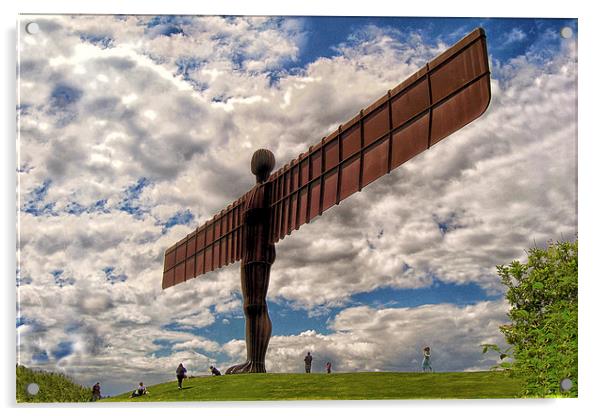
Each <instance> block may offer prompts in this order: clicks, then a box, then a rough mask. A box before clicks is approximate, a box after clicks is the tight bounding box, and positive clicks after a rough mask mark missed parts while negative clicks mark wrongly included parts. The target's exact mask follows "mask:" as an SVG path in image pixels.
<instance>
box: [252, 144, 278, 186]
mask: <svg viewBox="0 0 602 416" xmlns="http://www.w3.org/2000/svg"><path fill="white" fill-rule="evenodd" d="M275 164H276V159H275V158H274V154H273V153H272V152H270V151H269V150H267V149H259V150H256V151H255V153H253V157H252V158H251V172H253V175H255V177H256V178H257V183H263V182H265V181H266V180H267V179H268V177H269V176H270V173H271V172H272V169H274V165H275Z"/></svg>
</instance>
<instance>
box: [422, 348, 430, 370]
mask: <svg viewBox="0 0 602 416" xmlns="http://www.w3.org/2000/svg"><path fill="white" fill-rule="evenodd" d="M422 354H423V356H424V358H423V359H422V371H423V372H425V371H427V369H428V370H430V372H431V373H432V372H433V368H432V367H431V347H428V346H426V347H424V349H423V350H422Z"/></svg>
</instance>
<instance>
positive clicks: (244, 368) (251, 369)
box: [226, 361, 266, 374]
mask: <svg viewBox="0 0 602 416" xmlns="http://www.w3.org/2000/svg"><path fill="white" fill-rule="evenodd" d="M265 372H266V371H265V363H263V362H258V361H247V362H244V363H242V364H238V365H234V366H232V367H230V368H228V369H227V370H226V374H244V373H265Z"/></svg>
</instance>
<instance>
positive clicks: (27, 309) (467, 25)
mask: <svg viewBox="0 0 602 416" xmlns="http://www.w3.org/2000/svg"><path fill="white" fill-rule="evenodd" d="M32 20H33V21H36V22H37V23H38V24H39V26H40V28H41V31H40V33H37V34H35V35H30V34H28V33H27V32H25V31H24V27H25V24H26V23H28V22H30V21H32ZM19 26H20V27H19V45H18V46H19V67H18V71H19V75H20V78H19V82H18V88H19V105H18V108H17V111H18V117H19V136H18V140H19V141H18V145H17V147H18V152H19V154H18V159H17V167H16V169H17V172H18V173H17V177H18V180H19V193H18V199H17V204H18V206H17V209H18V231H19V235H18V251H17V255H18V259H19V261H18V268H17V291H18V293H17V299H18V305H17V323H16V326H17V361H18V362H19V363H21V364H24V365H27V366H31V367H38V368H44V369H47V370H59V371H63V372H66V373H68V374H70V375H72V376H73V377H74V378H75V380H76V381H78V382H80V383H84V384H93V383H94V382H96V381H100V382H101V383H102V384H103V393H105V394H115V393H118V392H121V391H123V390H126V389H129V388H130V387H131V386H133V385H135V383H137V382H138V381H140V380H144V381H145V382H146V383H149V384H152V383H156V382H161V381H166V380H170V379H171V378H173V373H174V371H175V367H176V366H177V364H178V363H179V362H184V364H185V365H186V367H187V368H188V369H189V371H191V372H192V374H206V373H207V367H208V366H209V365H210V364H214V365H217V366H218V368H221V369H225V368H227V367H228V366H229V365H232V364H235V363H239V362H241V361H242V360H243V359H244V357H245V346H244V317H243V315H242V309H241V296H240V277H239V264H234V265H230V266H228V267H226V268H224V269H221V270H219V271H217V272H213V273H209V274H207V275H204V276H203V277H201V278H198V279H194V280H192V281H189V282H187V283H184V284H181V285H178V286H175V287H173V288H170V289H168V290H166V291H162V290H161V278H162V261H163V253H164V250H165V249H166V248H167V247H169V246H171V245H172V244H173V243H174V242H176V241H178V240H179V239H181V238H182V237H183V236H185V235H186V234H188V233H189V232H191V231H192V230H193V229H194V228H195V227H196V226H197V225H199V224H201V223H203V222H205V221H206V220H207V219H209V218H210V217H212V216H213V215H214V214H215V213H216V212H218V211H219V210H221V209H222V208H224V207H225V206H226V205H227V204H229V203H230V202H232V201H233V200H235V199H237V198H238V197H239V196H240V195H242V194H243V193H244V192H246V191H247V190H248V189H249V188H250V187H251V186H252V185H253V183H254V178H253V176H252V175H251V173H250V169H249V162H250V157H251V155H252V153H253V151H254V150H255V149H257V148H260V147H266V148H269V149H271V150H272V151H273V152H274V154H275V156H276V160H277V166H280V165H282V164H284V163H286V162H288V161H289V160H291V159H293V158H295V157H296V156H298V155H299V153H301V152H303V151H305V150H306V149H307V148H308V147H309V145H312V144H314V143H316V142H317V141H319V140H320V138H321V137H323V136H325V135H327V134H328V133H330V132H331V131H333V130H334V129H335V128H336V127H337V126H338V125H339V124H341V123H343V122H345V121H347V120H348V119H349V118H351V117H352V116H354V115H355V114H357V112H358V111H359V109H360V108H363V107H366V106H367V105H368V104H370V103H371V102H372V101H373V100H374V99H376V98H378V97H380V96H382V95H383V94H384V93H386V91H387V90H388V89H389V88H391V87H393V86H395V85H397V84H398V83H399V82H401V81H402V80H404V79H405V78H406V77H407V76H409V75H411V74H412V73H414V72H415V71H416V70H417V69H419V68H420V67H421V66H423V65H424V64H425V63H426V62H427V61H428V60H430V59H432V58H433V57H435V56H436V55H437V54H439V53H440V52H442V51H443V50H445V49H446V48H447V47H449V46H451V45H452V44H453V43H455V42H456V41H458V40H459V39H460V38H462V37H463V36H464V35H465V34H467V33H468V32H470V31H471V30H472V29H474V28H475V27H477V26H481V27H483V28H484V29H485V31H486V33H487V36H488V38H487V39H488V48H489V53H490V66H491V70H492V101H491V104H490V106H489V109H488V110H487V112H486V113H485V114H484V115H483V116H482V117H481V118H480V119H478V120H477V121H475V122H474V123H472V124H471V125H469V126H467V127H466V128H464V129H462V130H461V131H459V132H457V133H455V134H454V135H452V136H451V137H449V138H448V139H446V140H444V141H443V142H441V143H439V144H437V145H436V146H434V147H433V148H432V149H431V150H429V151H427V152H425V153H423V154H421V155H419V156H418V157H416V158H415V159H413V160H411V161H410V162H408V163H406V164H404V165H403V166H401V167H400V168H398V169H397V170H395V171H393V172H392V173H391V174H390V175H388V176H386V177H383V178H381V179H380V180H379V181H377V182H375V183H373V184H371V185H369V186H368V187H366V188H365V189H364V190H362V192H361V193H358V194H355V195H354V196H353V197H351V198H349V199H347V200H345V201H344V202H342V203H341V205H340V206H339V207H336V208H333V209H330V210H328V211H326V212H325V213H324V215H323V216H321V217H318V218H317V219H316V220H315V221H313V222H312V223H311V224H308V225H305V226H304V227H303V228H302V229H300V230H299V231H296V232H295V233H294V234H292V235H291V236H289V237H287V238H285V239H284V240H283V241H281V242H280V243H278V245H277V261H276V263H275V264H274V266H273V268H272V275H271V276H272V277H271V284H270V289H269V293H268V302H269V308H270V315H271V318H272V322H273V324H274V327H273V337H272V340H271V342H270V348H269V350H268V356H267V365H266V366H267V368H268V371H270V372H301V371H303V361H302V357H303V356H304V355H305V354H306V352H307V351H312V354H313V355H314V365H315V367H316V370H318V371H323V365H324V363H325V362H326V361H331V362H332V363H333V370H334V371H338V372H344V371H418V370H419V366H420V360H421V353H420V349H421V348H422V347H423V346H424V345H430V346H431V348H432V350H433V359H432V364H433V367H434V369H435V370H436V371H470V370H478V369H488V368H489V367H490V366H491V365H493V364H495V363H496V361H495V357H493V356H488V355H485V356H484V355H482V354H481V349H480V347H479V345H480V344H482V343H499V344H503V337H502V336H501V335H500V333H499V330H498V327H499V325H500V324H502V323H504V322H505V321H506V311H507V304H506V303H505V302H504V292H503V287H502V286H501V285H500V283H499V279H498V277H497V275H496V265H498V264H503V263H508V262H510V261H512V260H513V259H523V258H524V257H525V251H524V250H525V249H527V248H529V247H532V246H533V245H538V246H544V245H545V244H546V242H547V241H550V240H559V239H574V238H575V237H576V232H577V23H576V20H561V19H539V20H538V19H420V18H326V17H324V18H285V19H283V18H263V17H254V18H242V17H236V18H234V17H226V18H222V17H173V16H170V17H152V16H94V17H90V16H39V17H36V16H22V17H21V21H20V23H19ZM564 27H569V28H571V29H572V36H571V37H568V38H563V37H561V36H560V32H561V29H562V28H564Z"/></svg>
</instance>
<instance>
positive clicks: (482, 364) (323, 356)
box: [224, 301, 507, 372]
mask: <svg viewBox="0 0 602 416" xmlns="http://www.w3.org/2000/svg"><path fill="white" fill-rule="evenodd" d="M506 311H507V304H506V303H505V302H503V301H496V302H482V303H478V304H476V305H472V306H466V307H459V306H455V305H449V304H440V305H424V306H421V307H416V308H389V309H373V308H370V307H367V306H360V307H354V308H348V309H345V310H343V311H342V312H340V313H339V314H338V315H337V316H336V317H335V318H334V320H333V321H332V323H331V325H330V326H331V329H332V330H333V333H332V334H328V335H324V334H320V333H317V332H316V331H314V330H310V331H305V332H302V333H300V334H298V335H294V336H275V337H273V338H272V340H271V342H270V346H269V349H268V355H267V361H266V368H267V369H268V371H271V372H302V371H304V367H303V357H304V356H305V355H306V354H307V352H308V351H309V352H311V354H312V356H313V357H314V360H313V362H312V371H315V372H323V371H324V365H325V364H326V362H328V361H330V362H332V364H333V369H334V370H335V371H337V372H350V371H418V370H419V369H420V365H421V360H422V355H421V351H422V348H423V347H424V346H426V345H428V346H430V347H431V349H432V351H433V358H432V365H433V368H434V370H435V371H463V370H465V369H467V368H471V369H472V370H473V371H474V370H477V369H478V370H487V369H489V368H490V367H491V366H493V365H495V364H497V363H498V360H497V357H496V356H495V355H483V354H482V348H481V347H480V345H481V344H490V343H495V344H499V345H500V346H502V347H505V343H504V340H503V336H502V335H501V333H500V332H499V325H501V324H503V323H505V322H506V320H507V318H506V316H505V314H506ZM224 349H225V350H226V351H227V352H228V353H229V354H231V355H232V356H234V357H236V358H238V359H239V360H242V359H243V358H244V357H245V348H244V343H243V342H242V341H232V342H230V343H228V344H226V345H224Z"/></svg>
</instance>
